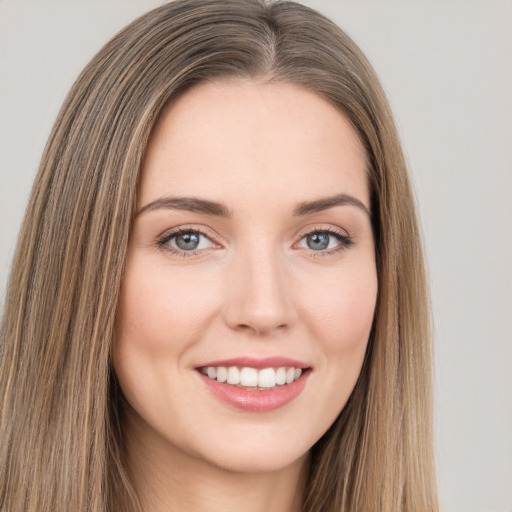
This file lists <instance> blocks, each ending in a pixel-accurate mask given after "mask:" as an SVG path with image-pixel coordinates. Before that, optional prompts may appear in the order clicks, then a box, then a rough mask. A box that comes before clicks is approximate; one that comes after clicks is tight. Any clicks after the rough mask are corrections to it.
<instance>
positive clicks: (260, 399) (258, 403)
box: [197, 357, 311, 412]
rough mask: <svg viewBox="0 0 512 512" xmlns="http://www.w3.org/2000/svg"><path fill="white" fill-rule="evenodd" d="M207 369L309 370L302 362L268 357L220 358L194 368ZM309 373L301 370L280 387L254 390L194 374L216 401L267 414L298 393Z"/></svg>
mask: <svg viewBox="0 0 512 512" xmlns="http://www.w3.org/2000/svg"><path fill="white" fill-rule="evenodd" d="M208 366H226V367H229V366H237V367H239V368H243V367H244V366H248V367H251V368H256V369H264V368H278V367H287V368H290V367H293V368H301V369H303V370H305V369H307V368H310V367H309V365H307V364H306V363H303V362H301V361H298V360H295V359H290V358H285V357H269V358H265V359H256V358H252V357H240V358H234V359H224V360H222V361H210V362H208V363H205V364H203V365H201V366H198V367H197V369H199V368H202V367H208ZM310 373H311V371H309V370H308V371H304V372H303V373H302V375H301V376H300V377H299V379H297V380H295V381H294V382H292V383H291V384H284V385H282V386H276V387H274V388H269V389H265V390H255V389H243V388H238V387H235V386H232V385H230V384H226V383H224V382H218V381H216V380H213V379H210V378H209V377H207V376H206V375H203V374H201V373H199V372H198V374H199V376H200V377H201V379H202V380H203V382H204V384H205V385H206V387H207V388H208V389H209V390H210V391H211V392H212V393H213V394H214V395H215V396H216V397H217V398H219V399H220V400H222V401H223V402H225V403H227V404H228V405H231V406H233V407H236V408H237V409H241V410H243V411H247V412H270V411H273V410H276V409H279V408H280V407H283V406H284V405H286V404H287V403H289V402H291V401H292V400H293V399H294V398H296V397H297V396H298V395H299V394H300V393H301V391H302V390H303V389H304V386H305V385H306V382H307V378H308V377H309V375H310Z"/></svg>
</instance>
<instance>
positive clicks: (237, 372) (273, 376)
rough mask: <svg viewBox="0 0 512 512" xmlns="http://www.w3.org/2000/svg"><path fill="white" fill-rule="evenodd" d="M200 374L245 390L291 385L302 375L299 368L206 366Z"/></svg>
mask: <svg viewBox="0 0 512 512" xmlns="http://www.w3.org/2000/svg"><path fill="white" fill-rule="evenodd" d="M200 371H201V373H203V374H204V375H207V376H208V377H209V378H210V379H213V380H217V381H218V382H227V383H228V384H232V385H235V386H236V385H239V386H242V387H247V388H259V389H269V388H273V387H275V386H276V385H277V386H283V385H285V384H291V383H292V382H293V381H295V380H297V379H298V378H299V377H300V376H301V375H302V369H301V368H285V367H279V368H264V369H262V370H257V369H256V368H251V367H247V366H245V367H243V368H242V369H239V368H238V367H236V366H230V367H229V368H226V367H225V366H208V367H203V368H201V369H200Z"/></svg>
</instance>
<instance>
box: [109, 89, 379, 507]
mask: <svg viewBox="0 0 512 512" xmlns="http://www.w3.org/2000/svg"><path fill="white" fill-rule="evenodd" d="M365 166H366V161H365V155H364V151H363V149H362V146H361V144H360V141H359V140H358V137H357V135H356V133H355V131H354V129H353V128H352V126H351V125H350V123H349V122H348V121H347V119H346V118H345V117H344V116H343V115H342V114H341V113H340V112H339V111H338V110H337V109H335V108H334V107H333V106H331V105H330V104H329V103H328V102H326V101H325V100H324V99H322V98H320V97H319V96H317V95H315V94H313V93H311V92H308V91H305V90H303V89H301V88H299V87H297V86H294V85H290V84H285V83H280V84H267V83H262V82H257V81H246V80H232V81H224V82H219V83H207V84H201V85H198V86H195V87H194V88H192V89H191V90H189V91H187V92H186V93H185V94H183V95H182V96H180V97H179V99H177V100H176V101H175V102H173V103H171V104H170V106H168V107H167V109H166V110H165V111H164V112H163V115H162V116H161V118H160V120H159V122H158V124H157V126H156V128H155V130H154V132H153V134H152V137H151V139H150V143H149V146H148V149H147V154H146V158H145V162H144V166H143V170H142V177H141V183H140V190H139V197H138V208H139V214H138V215H137V216H136V218H135V221H134V225H133V232H132V236H131V240H130V246H129V252H128V259H127V266H126V274H125V278H124V283H123V287H122V290H121V297H120V304H119V313H118V317H117V329H116V339H115V340H114V346H113V364H114V369H115V372H116V374H117V377H118V379H119V382H120V385H121V388H122V390H123V392H124V395H125V397H126V399H127V401H128V403H129V407H128V410H127V421H126V425H125V430H126V433H127V450H128V460H129V465H130V470H131V473H132V477H133V479H134V482H135V486H136V489H137V491H138V493H139V494H140V496H141V501H142V504H143V507H144V510H145V511H147V512H149V511H151V512H157V511H158V512H160V511H162V512H163V511H171V510H172V511H178V510H179V511H190V512H193V511H199V510H201V511H204V510H209V511H213V512H215V511H221V510H222V511H223V512H229V511H231V510H233V511H234V510H245V511H249V512H256V511H276V512H277V511H279V512H283V511H289V512H293V511H295V512H297V511H298V510H300V501H301V496H302V489H303V485H304V475H305V472H306V470H307V463H308V451H309V449H310V448H311V446H312V445H313V444H314V443H315V442H316V441H317V440H318V439H319V438H320V437H321V436H322V435H323V434H324V433H325V431H326V430H327V429H328V428H329V426H330V425H331V424H332V423H333V422H334V420H335V419H336V417H337V416H338V415H339V413H340V411H341V410H342V409H343V407H344V405H345V403H346V401H347V399H348V397H349V396H350V393H351V392H352V390H353V388H354V385H355V383H356V380H357V377H358V375H359V373H360V370H361V366H362V362H363V358H364V354H365V350H366V346H367V342H368V337H369V333H370V329H371V325H372V321H373V316H374V310H375V302H376V296H377V286H378V283H377V275H376V268H375V259H374V240H373V235H372V229H371V222H370V217H369V215H368V212H367V211H365V208H366V209H367V210H369V208H370V199H369V190H368V185H367V179H366V170H365ZM337 194H346V195H348V196H350V197H352V198H354V199H355V201H354V202H357V201H359V202H360V203H361V205H359V206H358V205H357V204H350V203H348V204H341V205H334V206H331V207H329V208H324V209H322V210H321V211H312V212H308V213H305V214H303V215H294V209H295V210H296V209H297V206H298V205H300V204H302V203H304V202H310V201H315V200H318V199H322V198H326V197H332V196H333V195H337ZM176 196H183V197H196V198H201V199H207V200H210V201H216V202H221V203H223V204H224V205H225V206H226V207H227V208H228V209H229V211H230V214H231V215H230V217H229V218H226V217H222V216H218V215H213V214H211V213H205V212H192V211H186V210H180V209H175V208H167V207H165V206H162V205H161V204H160V206H159V204H158V203H157V204H156V205H155V203H153V202H154V201H156V200H159V199H161V198H165V197H176ZM151 203H153V206H151V207H148V206H147V205H150V204H151ZM143 209H144V210H143ZM141 210H143V211H141ZM175 228H187V229H188V228H190V229H200V230H201V231H203V232H204V233H205V234H206V235H207V236H206V237H204V238H203V237H201V245H200V246H199V249H197V250H195V251H188V252H187V251H184V250H180V249H179V248H178V247H177V246H176V242H177V240H176V238H174V239H170V240H169V239H168V238H169V237H168V236H167V239H166V241H165V242H162V239H165V235H166V234H167V235H169V231H172V230H173V229H175ZM314 229H317V230H324V233H325V230H335V231H336V232H337V233H341V234H342V235H343V236H344V237H350V241H351V245H348V246H345V245H343V244H341V243H340V241H339V239H338V238H337V237H336V236H334V235H328V234H327V236H328V240H329V248H328V249H326V250H316V249H317V246H314V249H311V248H310V246H309V245H308V243H310V242H311V236H307V235H308V233H310V232H311V231H312V230H314ZM173 244H174V247H173ZM336 249H340V250H336ZM173 250H174V251H178V252H171V251H173ZM241 356H252V357H258V358H262V357H271V356H285V357H291V358H294V359H299V360H301V361H305V362H307V363H308V365H310V366H311V368H312V370H311V372H310V374H309V378H308V379H307V383H306V385H305V387H304V389H303V391H302V392H301V393H300V394H299V395H298V396H297V397H296V398H295V399H294V400H292V401H291V402H290V403H288V404H286V405H285V406H283V407H281V408H279V409H277V410H275V411H270V412H264V413H255V412H247V411H241V410H239V409H236V408H234V407H232V406H230V405H228V404H226V403H224V402H223V401H221V400H219V399H218V398H217V397H215V396H214V395H213V394H212V393H211V392H210V391H209V390H208V388H207V387H206V386H205V385H204V382H203V379H202V378H201V376H200V375H199V373H198V371H197V366H198V365H201V364H204V363H205V362H208V361H215V360H222V359H227V358H233V357H241Z"/></svg>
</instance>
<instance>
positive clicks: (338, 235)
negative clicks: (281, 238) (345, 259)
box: [298, 229, 353, 254]
mask: <svg viewBox="0 0 512 512" xmlns="http://www.w3.org/2000/svg"><path fill="white" fill-rule="evenodd" d="M352 244H353V241H352V239H351V238H350V237H349V236H348V235H346V234H345V233H342V232H338V231H335V230H331V229H321V230H320V229H317V230H314V231H311V232H310V233H307V234H306V235H304V236H303V237H302V238H301V239H300V241H299V243H298V247H303V248H305V249H309V250H311V251H314V252H324V253H326V254H333V253H336V252H338V251H341V250H343V249H346V248H347V247H349V246H350V245H352Z"/></svg>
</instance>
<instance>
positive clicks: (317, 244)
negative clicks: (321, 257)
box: [307, 233, 329, 251]
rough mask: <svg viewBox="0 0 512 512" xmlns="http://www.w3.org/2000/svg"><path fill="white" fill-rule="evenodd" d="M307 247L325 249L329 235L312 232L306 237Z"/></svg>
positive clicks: (317, 249)
mask: <svg viewBox="0 0 512 512" xmlns="http://www.w3.org/2000/svg"><path fill="white" fill-rule="evenodd" d="M307 243H308V247H309V248H310V249H313V250H315V251H321V250H323V249H327V247H328V245H329V235H328V234H326V233H313V234H312V235H310V236H309V237H308V242H307Z"/></svg>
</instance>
